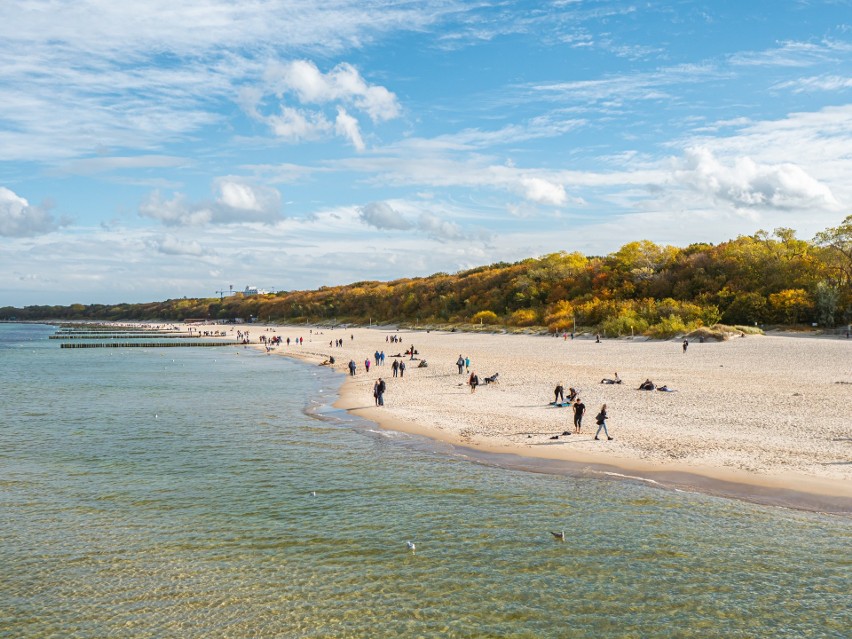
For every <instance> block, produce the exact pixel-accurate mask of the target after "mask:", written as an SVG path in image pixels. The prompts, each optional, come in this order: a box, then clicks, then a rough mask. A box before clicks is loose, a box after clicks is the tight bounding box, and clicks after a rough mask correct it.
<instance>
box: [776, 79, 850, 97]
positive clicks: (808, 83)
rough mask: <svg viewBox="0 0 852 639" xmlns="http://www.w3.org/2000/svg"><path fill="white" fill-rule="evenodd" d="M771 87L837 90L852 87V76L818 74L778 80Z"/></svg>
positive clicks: (793, 89) (799, 90) (801, 91)
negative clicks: (784, 80)
mask: <svg viewBox="0 0 852 639" xmlns="http://www.w3.org/2000/svg"><path fill="white" fill-rule="evenodd" d="M772 88H773V89H790V90H792V91H793V93H811V92H813V91H829V92H837V91H844V90H846V89H852V78H848V77H843V76H839V75H820V76H813V77H809V78H796V79H795V80H788V81H786V82H779V83H778V84H776V85H774V86H773V87H772Z"/></svg>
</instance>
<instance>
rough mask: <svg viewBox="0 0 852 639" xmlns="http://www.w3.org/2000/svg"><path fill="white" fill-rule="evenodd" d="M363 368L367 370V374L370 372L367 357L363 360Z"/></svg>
mask: <svg viewBox="0 0 852 639" xmlns="http://www.w3.org/2000/svg"><path fill="white" fill-rule="evenodd" d="M364 368H366V369H367V372H368V373H369V372H370V358H369V357H368V358H367V359H365V360H364Z"/></svg>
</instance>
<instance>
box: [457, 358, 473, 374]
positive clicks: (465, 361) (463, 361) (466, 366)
mask: <svg viewBox="0 0 852 639" xmlns="http://www.w3.org/2000/svg"><path fill="white" fill-rule="evenodd" d="M456 366H458V367H459V375H461V374H462V373H464V372H465V371H467V372H470V358H469V357H462V355H461V353H459V358H458V359H457V360H456Z"/></svg>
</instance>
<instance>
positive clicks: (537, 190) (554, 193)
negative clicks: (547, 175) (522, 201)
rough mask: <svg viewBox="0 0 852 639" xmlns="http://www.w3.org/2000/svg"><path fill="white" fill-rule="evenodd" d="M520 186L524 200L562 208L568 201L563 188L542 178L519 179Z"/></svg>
mask: <svg viewBox="0 0 852 639" xmlns="http://www.w3.org/2000/svg"><path fill="white" fill-rule="evenodd" d="M521 186H523V187H524V190H525V195H526V198H527V199H528V200H532V201H533V202H537V203H538V204H552V205H553V206H562V205H563V204H565V201H566V200H567V199H568V196H567V195H566V194H565V187H563V186H562V185H561V184H554V183H553V182H549V181H547V180H544V179H542V178H537V177H525V178H521Z"/></svg>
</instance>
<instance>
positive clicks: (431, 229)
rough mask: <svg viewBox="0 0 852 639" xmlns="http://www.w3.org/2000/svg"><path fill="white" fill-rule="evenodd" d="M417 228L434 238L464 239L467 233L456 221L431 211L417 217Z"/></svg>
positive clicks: (443, 239) (441, 239)
mask: <svg viewBox="0 0 852 639" xmlns="http://www.w3.org/2000/svg"><path fill="white" fill-rule="evenodd" d="M417 228H418V229H420V230H421V231H423V232H424V233H425V234H426V235H428V236H429V237H431V238H432V239H433V240H440V241H447V240H463V239H466V235H465V234H464V232H463V231H462V229H461V227H460V226H459V225H458V224H456V223H455V222H448V221H447V220H443V219H441V218H440V217H438V216H437V215H433V214H431V213H421V214H420V217H419V218H418V219H417Z"/></svg>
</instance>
